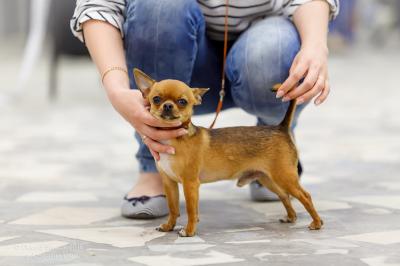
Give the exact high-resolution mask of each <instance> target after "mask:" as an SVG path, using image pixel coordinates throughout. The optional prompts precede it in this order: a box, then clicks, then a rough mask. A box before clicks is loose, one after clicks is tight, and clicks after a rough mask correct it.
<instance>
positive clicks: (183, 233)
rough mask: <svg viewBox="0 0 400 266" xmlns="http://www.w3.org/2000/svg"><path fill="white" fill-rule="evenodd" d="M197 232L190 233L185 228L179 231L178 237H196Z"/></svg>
mask: <svg viewBox="0 0 400 266" xmlns="http://www.w3.org/2000/svg"><path fill="white" fill-rule="evenodd" d="M195 234H196V232H188V231H187V230H186V229H185V228H182V229H181V230H179V232H178V235H179V236H181V237H191V236H194V235H195Z"/></svg>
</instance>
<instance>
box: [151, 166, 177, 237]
mask: <svg viewBox="0 0 400 266" xmlns="http://www.w3.org/2000/svg"><path fill="white" fill-rule="evenodd" d="M160 174H161V176H162V178H163V185H164V191H165V196H166V197H167V203H168V209H169V216H168V221H167V222H166V223H164V224H161V225H160V226H159V227H157V228H156V229H157V230H158V231H162V232H168V231H172V230H174V227H175V224H176V219H177V218H178V217H179V188H178V183H176V182H175V181H174V180H172V179H170V178H169V177H168V176H167V175H165V174H164V173H161V171H160Z"/></svg>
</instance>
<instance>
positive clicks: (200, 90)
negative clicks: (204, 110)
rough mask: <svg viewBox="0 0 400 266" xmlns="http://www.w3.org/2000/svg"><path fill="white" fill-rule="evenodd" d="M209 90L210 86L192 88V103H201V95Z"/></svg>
mask: <svg viewBox="0 0 400 266" xmlns="http://www.w3.org/2000/svg"><path fill="white" fill-rule="evenodd" d="M209 90H210V88H193V89H192V92H193V95H194V98H195V103H194V105H199V104H201V99H202V97H203V95H204V94H205V93H206V92H207V91H209Z"/></svg>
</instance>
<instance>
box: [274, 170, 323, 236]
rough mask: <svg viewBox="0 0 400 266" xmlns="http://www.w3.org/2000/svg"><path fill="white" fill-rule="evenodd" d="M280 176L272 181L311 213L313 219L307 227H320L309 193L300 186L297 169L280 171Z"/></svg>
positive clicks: (313, 228) (320, 221)
mask: <svg viewBox="0 0 400 266" xmlns="http://www.w3.org/2000/svg"><path fill="white" fill-rule="evenodd" d="M280 176H281V178H274V181H275V182H276V183H277V184H278V185H279V186H280V187H281V188H282V189H284V190H285V191H287V192H288V193H289V194H290V195H291V196H293V197H295V198H296V199H298V200H299V201H300V202H301V204H303V206H304V208H305V209H306V210H307V212H308V213H309V214H310V215H311V217H312V219H313V221H312V222H311V224H310V225H309V226H308V228H309V229H311V230H318V229H321V227H322V225H323V222H322V220H321V218H320V217H319V215H318V213H317V211H316V210H315V207H314V204H313V202H312V199H311V195H310V194H309V193H308V192H307V191H305V190H304V189H303V188H302V187H301V185H300V183H299V178H298V174H297V171H293V172H286V173H280Z"/></svg>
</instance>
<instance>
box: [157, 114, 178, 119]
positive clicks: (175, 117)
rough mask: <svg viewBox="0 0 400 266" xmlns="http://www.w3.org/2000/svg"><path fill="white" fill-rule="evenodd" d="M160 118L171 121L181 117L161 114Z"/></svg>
mask: <svg viewBox="0 0 400 266" xmlns="http://www.w3.org/2000/svg"><path fill="white" fill-rule="evenodd" d="M160 117H161V118H162V119H164V120H169V121H171V120H176V119H179V118H180V116H175V115H173V114H164V113H161V115H160Z"/></svg>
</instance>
